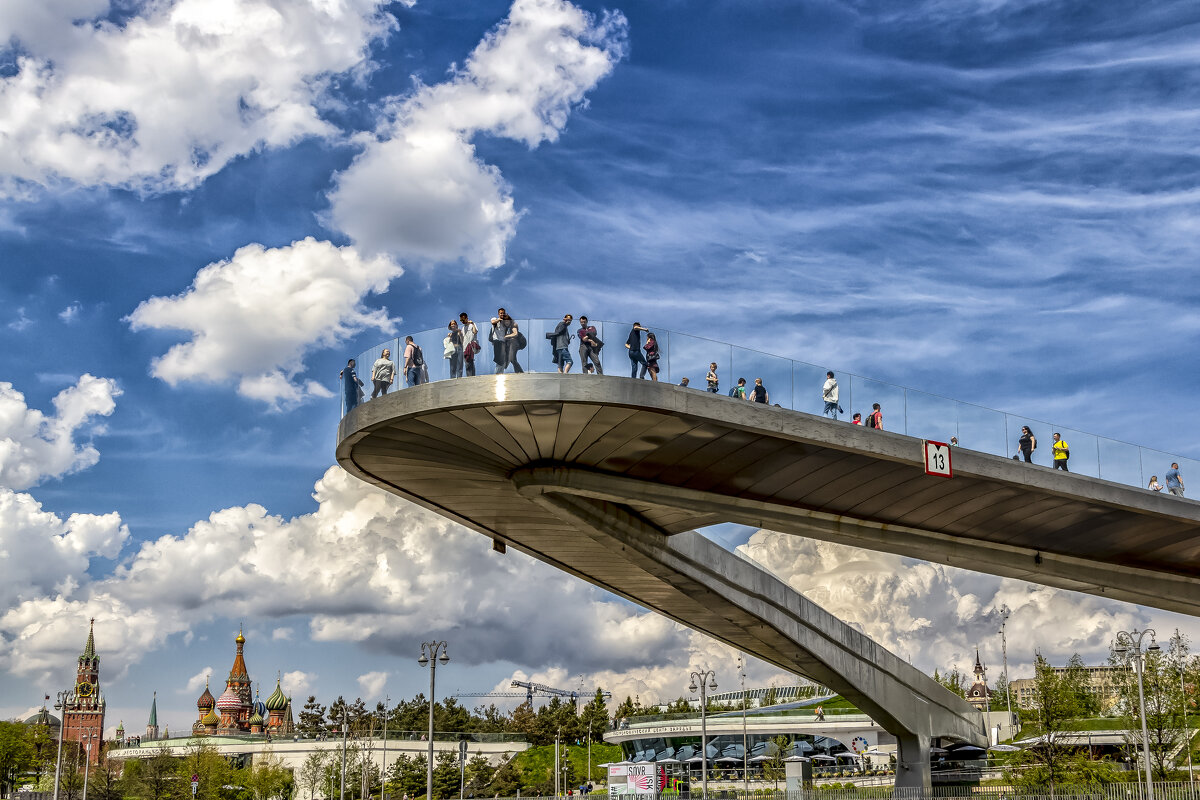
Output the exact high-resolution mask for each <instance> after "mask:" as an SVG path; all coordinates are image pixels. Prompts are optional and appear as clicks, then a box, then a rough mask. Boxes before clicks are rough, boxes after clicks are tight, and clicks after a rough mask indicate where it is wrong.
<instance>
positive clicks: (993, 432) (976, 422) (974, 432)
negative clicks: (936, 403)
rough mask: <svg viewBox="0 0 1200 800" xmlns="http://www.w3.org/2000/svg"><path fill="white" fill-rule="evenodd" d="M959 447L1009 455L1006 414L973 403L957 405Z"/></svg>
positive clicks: (997, 454)
mask: <svg viewBox="0 0 1200 800" xmlns="http://www.w3.org/2000/svg"><path fill="white" fill-rule="evenodd" d="M955 405H956V407H957V408H958V446H959V447H962V448H965V449H967V450H978V451H979V452H981V453H991V454H992V455H996V456H1006V455H1008V433H1007V429H1006V428H1005V420H1004V414H1003V412H1000V411H994V410H992V409H990V408H984V407H983V406H977V405H974V404H973V403H956V404H955Z"/></svg>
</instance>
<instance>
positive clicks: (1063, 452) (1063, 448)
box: [1050, 433, 1071, 472]
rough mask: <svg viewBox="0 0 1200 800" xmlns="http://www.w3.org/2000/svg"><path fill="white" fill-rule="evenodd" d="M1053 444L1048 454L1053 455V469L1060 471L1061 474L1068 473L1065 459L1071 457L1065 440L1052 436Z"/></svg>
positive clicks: (1055, 435) (1056, 435)
mask: <svg viewBox="0 0 1200 800" xmlns="http://www.w3.org/2000/svg"><path fill="white" fill-rule="evenodd" d="M1053 438H1054V444H1052V445H1050V452H1051V453H1053V455H1054V468H1055V469H1061V470H1062V471H1063V472H1070V471H1071V470H1070V469H1068V468H1067V459H1069V458H1070V457H1071V447H1070V445H1068V444H1067V440H1066V439H1064V438H1062V437H1061V436H1059V435H1058V434H1057V433H1056V434H1054V437H1053Z"/></svg>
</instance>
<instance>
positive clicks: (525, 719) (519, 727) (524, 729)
mask: <svg viewBox="0 0 1200 800" xmlns="http://www.w3.org/2000/svg"><path fill="white" fill-rule="evenodd" d="M509 730H510V731H512V732H513V733H519V734H521V735H522V736H524V737H525V738H526V739H527V740H528V741H530V742H532V741H533V740H534V738H535V737H536V736H537V735H538V718H537V714H535V713H534V711H533V706H532V705H531V704H530V703H529V701H528V700H526V701H525V702H524V703H521V705H519V706H517V707H516V708H514V709H513V711H512V714H511V715H510V716H509Z"/></svg>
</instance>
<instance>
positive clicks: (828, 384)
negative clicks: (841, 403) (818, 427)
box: [821, 372, 838, 419]
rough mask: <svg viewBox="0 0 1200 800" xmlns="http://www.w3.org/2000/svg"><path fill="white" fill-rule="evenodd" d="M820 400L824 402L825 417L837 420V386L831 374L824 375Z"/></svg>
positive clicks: (835, 379)
mask: <svg viewBox="0 0 1200 800" xmlns="http://www.w3.org/2000/svg"><path fill="white" fill-rule="evenodd" d="M821 399H822V400H824V401H825V410H824V411H823V412H822V413H823V414H824V415H825V416H827V417H830V418H832V419H837V415H838V384H837V378H835V377H833V373H832V372H826V373H825V385H824V386H822V387H821Z"/></svg>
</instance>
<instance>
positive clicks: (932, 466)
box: [922, 440, 954, 478]
mask: <svg viewBox="0 0 1200 800" xmlns="http://www.w3.org/2000/svg"><path fill="white" fill-rule="evenodd" d="M922 444H923V445H924V447H925V474H926V475H936V476H937V477H939V478H953V477H954V471H953V470H952V469H951V466H950V445H948V444H946V443H945V442H931V441H929V440H926V441H925V442H923V443H922Z"/></svg>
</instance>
